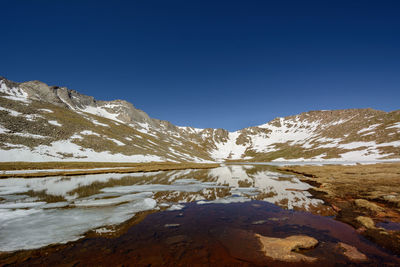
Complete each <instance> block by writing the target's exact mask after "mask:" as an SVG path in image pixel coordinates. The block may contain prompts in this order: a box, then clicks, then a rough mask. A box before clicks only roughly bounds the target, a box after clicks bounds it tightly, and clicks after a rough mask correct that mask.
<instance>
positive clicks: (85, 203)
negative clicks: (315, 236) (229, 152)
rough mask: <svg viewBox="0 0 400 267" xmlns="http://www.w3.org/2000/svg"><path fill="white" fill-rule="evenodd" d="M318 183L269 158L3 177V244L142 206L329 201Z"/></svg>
mask: <svg viewBox="0 0 400 267" xmlns="http://www.w3.org/2000/svg"><path fill="white" fill-rule="evenodd" d="M309 187H310V186H309V185H308V184H305V183H303V182H301V181H299V180H298V179H297V178H296V177H294V176H292V175H285V174H281V173H277V172H273V171H270V170H269V167H266V166H250V165H240V166H239V165H231V166H224V167H219V168H215V169H210V170H179V171H165V172H163V171H160V172H148V173H131V174H96V175H83V176H75V177H48V178H29V179H23V178H11V179H3V180H0V251H13V250H17V249H32V248H38V247H41V246H45V245H48V244H51V243H62V242H68V241H71V240H76V239H78V238H80V237H81V236H82V235H83V234H84V233H85V232H87V231H89V230H92V229H96V228H100V227H103V226H106V225H115V224H119V223H122V222H124V221H126V220H128V219H129V218H131V217H133V216H134V215H135V213H137V212H140V211H146V210H154V209H161V210H164V209H170V210H171V209H172V210H177V209H180V208H183V206H182V205H178V203H187V202H196V203H197V204H207V203H234V202H245V201H249V200H253V199H256V200H263V201H267V202H271V203H274V204H277V205H280V206H283V207H286V208H289V209H292V208H294V207H297V208H302V209H306V210H307V209H309V208H312V207H315V206H318V205H321V204H322V201H321V200H318V199H313V198H311V197H310V194H309V193H308V192H307V191H304V190H307V189H308V188H309Z"/></svg>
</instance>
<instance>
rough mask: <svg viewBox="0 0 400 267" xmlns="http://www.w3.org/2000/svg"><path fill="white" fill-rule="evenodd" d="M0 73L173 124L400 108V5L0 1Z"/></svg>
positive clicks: (239, 123)
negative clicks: (115, 102)
mask: <svg viewBox="0 0 400 267" xmlns="http://www.w3.org/2000/svg"><path fill="white" fill-rule="evenodd" d="M0 25H1V27H0V52H1V57H0V75H2V76H5V77H6V78H8V79H10V80H14V81H18V82H22V81H27V80H41V81H43V82H46V83H48V84H50V85H58V86H67V87H68V88H71V89H75V90H77V91H79V92H81V93H84V94H87V95H92V96H94V97H95V98H96V99H100V100H112V99H125V100H127V101H129V102H131V103H133V104H134V105H135V106H136V107H137V108H140V109H142V110H144V111H146V112H147V113H148V114H149V115H150V116H151V117H154V118H159V119H165V120H169V121H171V122H172V123H174V124H177V125H190V126H194V127H201V128H205V127H213V128H217V127H221V128H226V129H229V130H236V129H239V128H243V127H247V126H254V125H258V124H262V123H265V122H267V121H269V120H271V119H273V118H275V117H278V116H286V115H293V114H297V113H300V112H303V111H309V110H318V109H342V108H364V107H372V108H376V109H381V110H385V111H391V110H396V109H399V108H400V104H399V103H400V1H384V0H379V1H368V0H360V1H351V0H345V1H338V0H335V1H321V0H318V1H298V0H296V1H282V0H279V1H278V0H277V1H249V0H243V1H233V0H230V1H217V0H213V1H205V0H201V1H195V0H182V1H174V0H168V1H165V0H160V1H152V0H140V1H115V0H113V1H111V0H110V1H84V0H80V1H75V0H68V1H61V0H58V1H54V0H48V1H44V0H36V1H19V0H0Z"/></svg>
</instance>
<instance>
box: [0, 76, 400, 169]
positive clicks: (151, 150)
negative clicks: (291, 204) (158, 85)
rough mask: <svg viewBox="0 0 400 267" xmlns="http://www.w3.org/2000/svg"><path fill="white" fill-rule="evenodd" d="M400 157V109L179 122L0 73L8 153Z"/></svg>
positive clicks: (0, 147) (97, 157) (24, 157)
mask: <svg viewBox="0 0 400 267" xmlns="http://www.w3.org/2000/svg"><path fill="white" fill-rule="evenodd" d="M399 158H400V111H399V110H397V111H393V112H390V113H387V112H383V111H377V110H373V109H349V110H335V111H311V112H306V113H302V114H299V115H296V116H290V117H285V118H277V119H275V120H273V121H270V122H268V123H266V124H263V125H260V126H257V127H250V128H245V129H242V130H239V131H236V132H228V131H226V130H224V129H211V128H208V129H198V128H192V127H179V126H175V125H173V124H171V123H170V122H168V121H162V120H158V119H153V118H150V117H149V116H148V115H147V114H146V113H145V112H144V111H142V110H139V109H136V108H135V107H134V106H133V105H132V104H130V103H129V102H126V101H123V100H114V101H98V100H96V99H94V98H93V97H91V96H86V95H82V94H80V93H78V92H77V91H74V90H69V89H67V88H65V87H55V86H48V85H46V84H44V83H42V82H39V81H31V82H25V83H15V82H11V81H9V80H7V79H5V78H0V160H1V161H60V160H68V161H121V162H123V161H130V162H148V161H198V162H201V161H215V160H217V161H222V160H246V161H271V160H383V159H399Z"/></svg>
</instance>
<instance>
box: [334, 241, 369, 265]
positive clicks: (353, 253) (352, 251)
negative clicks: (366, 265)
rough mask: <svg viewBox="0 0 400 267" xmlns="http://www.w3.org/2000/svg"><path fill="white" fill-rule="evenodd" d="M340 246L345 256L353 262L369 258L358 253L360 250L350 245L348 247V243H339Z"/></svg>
mask: <svg viewBox="0 0 400 267" xmlns="http://www.w3.org/2000/svg"><path fill="white" fill-rule="evenodd" d="M338 246H339V247H340V248H342V249H343V250H344V251H343V254H344V255H345V256H346V257H347V258H349V259H350V260H352V261H366V260H368V258H367V256H365V255H364V254H363V253H361V252H360V251H358V249H357V248H355V247H353V246H350V245H348V244H346V243H342V242H340V243H338Z"/></svg>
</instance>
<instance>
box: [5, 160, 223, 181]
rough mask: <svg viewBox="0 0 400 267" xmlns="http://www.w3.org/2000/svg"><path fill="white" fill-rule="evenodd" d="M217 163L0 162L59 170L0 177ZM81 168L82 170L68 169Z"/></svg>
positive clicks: (204, 166) (213, 165)
mask: <svg viewBox="0 0 400 267" xmlns="http://www.w3.org/2000/svg"><path fill="white" fill-rule="evenodd" d="M219 166H220V165H219V164H217V163H172V162H149V163H119V162H2V163H0V170H2V171H4V170H39V169H40V170H42V169H60V170H59V171H58V170H57V171H51V172H37V173H19V174H0V178H10V177H22V178H32V177H49V176H74V175H85V174H101V173H132V172H151V171H170V170H183V169H211V168H216V167H219ZM94 168H109V169H102V170H91V169H94ZM70 169H82V170H70Z"/></svg>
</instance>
